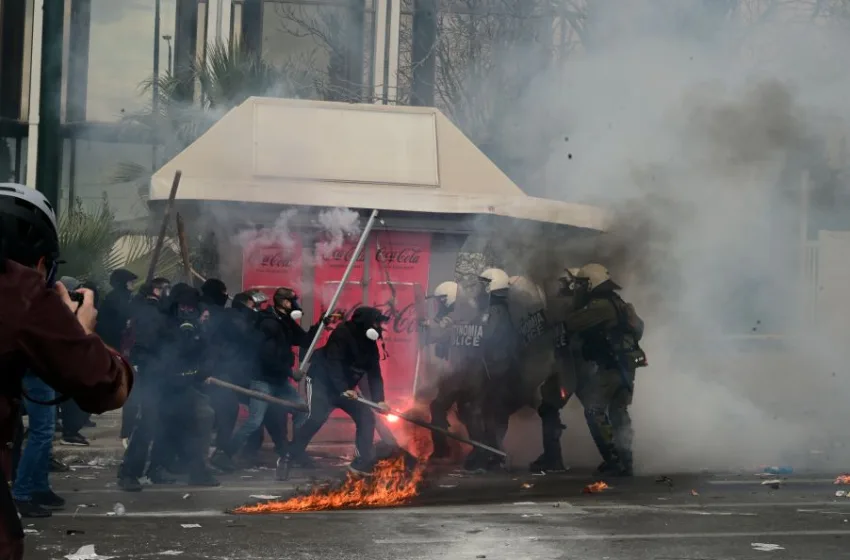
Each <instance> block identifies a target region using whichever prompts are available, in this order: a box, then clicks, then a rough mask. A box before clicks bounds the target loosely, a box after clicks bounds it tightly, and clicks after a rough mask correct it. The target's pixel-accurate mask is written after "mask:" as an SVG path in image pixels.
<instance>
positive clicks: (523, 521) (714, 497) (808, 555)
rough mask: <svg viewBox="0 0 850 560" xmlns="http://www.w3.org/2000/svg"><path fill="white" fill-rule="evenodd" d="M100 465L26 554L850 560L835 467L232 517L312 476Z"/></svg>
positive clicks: (482, 480) (34, 536)
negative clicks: (202, 477)
mask: <svg viewBox="0 0 850 560" xmlns="http://www.w3.org/2000/svg"><path fill="white" fill-rule="evenodd" d="M92 461H93V462H94V464H93V465H89V464H86V463H84V464H80V465H77V466H76V467H75V470H74V471H73V472H71V473H64V474H54V475H52V476H53V484H54V489H55V490H56V491H57V492H58V493H59V494H61V495H62V496H64V497H65V498H66V499H67V500H68V504H67V507H66V508H65V510H64V511H61V512H57V513H56V514H54V516H53V517H52V518H50V519H45V520H25V522H26V525H27V527H26V528H27V530H28V533H29V534H28V536H27V556H26V557H27V558H32V559H61V558H66V557H69V555H72V556H70V558H71V559H73V560H77V559H78V560H86V559H95V557H94V556H91V555H88V556H86V555H85V554H82V555H78V556H73V554H75V553H77V552H78V551H80V549H81V548H83V547H87V546H88V545H93V547H94V551H95V553H96V554H97V555H99V556H98V557H96V558H98V559H99V560H106V558H115V559H121V558H145V559H148V558H174V557H178V558H181V559H186V560H189V559H195V558H198V559H200V558H205V559H217V560H224V559H244V560H260V559H270V560H271V559H279V558H288V559H340V560H342V559H345V560H360V559H363V560H367V559H368V560H390V559H392V560H395V559H411V560H413V559H423V560H424V559H434V558H444V559H448V560H464V559H484V558H486V559H489V560H502V559H504V560H523V559H529V560H531V559H534V560H543V559H581V560H685V559H687V560H707V559H711V560H721V559H735V560H749V559H765V558H766V559H770V558H777V559H778V558H782V559H801V560H803V559H805V560H821V559H823V560H834V559H838V558H850V498H847V497H838V496H836V491H840V490H842V489H850V486H837V485H835V484H834V479H835V476H836V474H838V473H820V474H818V473H800V474H793V475H789V476H783V477H779V478H781V479H782V484H781V485H779V486H778V487H773V486H771V485H764V484H762V483H763V482H765V480H766V479H765V478H764V476H758V475H757V474H755V473H736V474H701V475H698V476H695V475H676V474H668V476H669V479H667V480H658V478H657V477H656V476H639V477H636V478H635V479H634V480H617V479H604V480H606V481H607V482H608V483H609V484H610V485H611V488H610V489H608V490H606V491H603V492H601V493H598V494H584V493H582V489H583V488H584V487H585V486H586V485H587V484H588V483H591V482H596V481H598V480H599V478H598V477H594V476H592V474H591V473H589V472H586V473H582V472H570V473H566V474H564V475H554V476H553V475H548V476H531V475H529V474H525V473H514V474H511V473H500V474H497V475H481V476H473V475H469V476H467V475H461V474H460V473H457V472H444V473H442V474H441V475H434V476H433V477H432V478H430V479H429V481H428V487H427V489H425V490H424V491H423V492H422V494H421V495H420V496H419V497H417V498H416V499H415V500H414V501H413V502H412V503H411V504H409V505H407V506H404V507H397V508H387V509H373V510H347V511H327V512H317V513H297V514H276V515H230V514H227V513H225V512H226V511H227V510H230V509H231V508H233V507H235V506H238V505H241V504H244V503H253V502H256V501H258V500H259V498H252V496H282V497H286V496H288V495H290V494H291V493H292V492H293V491H294V490H295V488H296V486H301V487H304V486H305V485H306V484H308V480H307V479H306V478H303V477H301V478H293V479H292V480H291V481H290V482H289V483H280V482H276V481H274V480H273V470H271V469H252V470H248V471H242V472H240V473H237V474H234V475H229V476H227V477H222V481H223V485H222V487H220V488H212V489H207V488H189V487H187V486H184V485H176V486H170V487H169V486H155V487H154V486H150V487H146V488H145V490H144V491H143V492H142V493H139V494H128V493H123V492H121V491H119V490H118V489H117V488H116V486H115V466H114V465H110V464H109V463H110V461H109V460H108V459H103V458H100V459H97V458H95V459H92ZM342 464H343V461H341V460H340V459H338V458H337V459H333V458H331V459H325V460H323V464H322V469H321V470H320V471H318V472H317V473H316V472H314V476H317V477H319V478H325V477H330V476H334V475H338V474H339V473H340V472H342V469H343V466H342ZM294 474H295V475H299V476H300V475H303V472H299V471H295V472H294ZM770 478H774V477H770ZM116 504H121V507H117V506H116ZM116 507H117V509H118V510H119V512H121V510H122V509H123V511H124V513H123V514H121V515H116V513H115V510H116ZM82 552H83V553H90V552H91V548H85V549H83V551H82Z"/></svg>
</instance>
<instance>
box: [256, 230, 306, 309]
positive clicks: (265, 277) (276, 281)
mask: <svg viewBox="0 0 850 560" xmlns="http://www.w3.org/2000/svg"><path fill="white" fill-rule="evenodd" d="M301 274H302V242H301V239H300V238H299V237H297V236H295V235H293V236H292V238H291V239H288V240H287V243H286V244H285V245H284V244H283V243H280V242H274V241H268V240H267V239H265V238H264V236H262V235H260V234H258V235H257V237H256V238H255V239H254V240H248V241H247V242H246V243H245V245H244V249H243V251H242V289H243V290H248V289H251V288H259V289H261V290H263V291H264V292H266V293H267V295H269V297H271V295H272V294H273V293H274V289H275V288H276V287H278V286H288V287H291V288H294V289H295V290H296V291H299V292H300V291H301V288H302V284H301V283H302V279H301V278H302V276H301Z"/></svg>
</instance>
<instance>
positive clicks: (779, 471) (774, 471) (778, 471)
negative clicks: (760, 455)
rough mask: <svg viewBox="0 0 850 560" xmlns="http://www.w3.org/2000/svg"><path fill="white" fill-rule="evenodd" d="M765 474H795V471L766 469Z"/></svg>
mask: <svg viewBox="0 0 850 560" xmlns="http://www.w3.org/2000/svg"><path fill="white" fill-rule="evenodd" d="M764 472H766V473H768V474H793V472H794V469H793V468H791V467H765V468H764Z"/></svg>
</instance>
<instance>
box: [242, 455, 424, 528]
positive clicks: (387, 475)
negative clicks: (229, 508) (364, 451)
mask: <svg viewBox="0 0 850 560" xmlns="http://www.w3.org/2000/svg"><path fill="white" fill-rule="evenodd" d="M422 479H423V473H422V469H421V468H420V467H418V466H417V467H416V468H414V470H413V472H412V473H411V472H408V471H407V470H406V468H405V463H404V457H394V458H391V459H385V460H383V461H379V462H378V464H377V465H375V469H374V472H373V474H372V476H371V477H368V478H357V477H355V476H354V475H352V474H350V473H349V474H348V477H347V478H346V480H345V482H344V483H343V485H342V486H341V487H339V488H336V489H329V488H327V487H315V488H313V490H312V491H311V492H310V494H308V495H306V496H296V497H294V498H290V499H288V500H280V501H273V502H266V503H261V504H256V505H253V506H242V507H239V508H236V509H234V510H233V512H234V513H249V514H256V513H294V512H303V511H321V510H328V509H360V508H373V507H391V506H398V505H402V504H405V503H407V502H408V501H410V500H411V499H412V498H413V497H414V496H416V495H417V494H419V487H420V485H421V483H422Z"/></svg>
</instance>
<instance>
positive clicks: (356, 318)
mask: <svg viewBox="0 0 850 560" xmlns="http://www.w3.org/2000/svg"><path fill="white" fill-rule="evenodd" d="M389 320H390V318H389V317H387V316H386V315H384V314H383V313H381V311H380V310H379V309H377V308H375V307H368V306H365V305H364V306H361V307H358V308H357V309H355V310H354V313H352V314H351V322H352V323H355V324H357V325H359V326H362V327H365V328H369V327H378V326H380V325H381V323H386V322H387V321H389Z"/></svg>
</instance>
